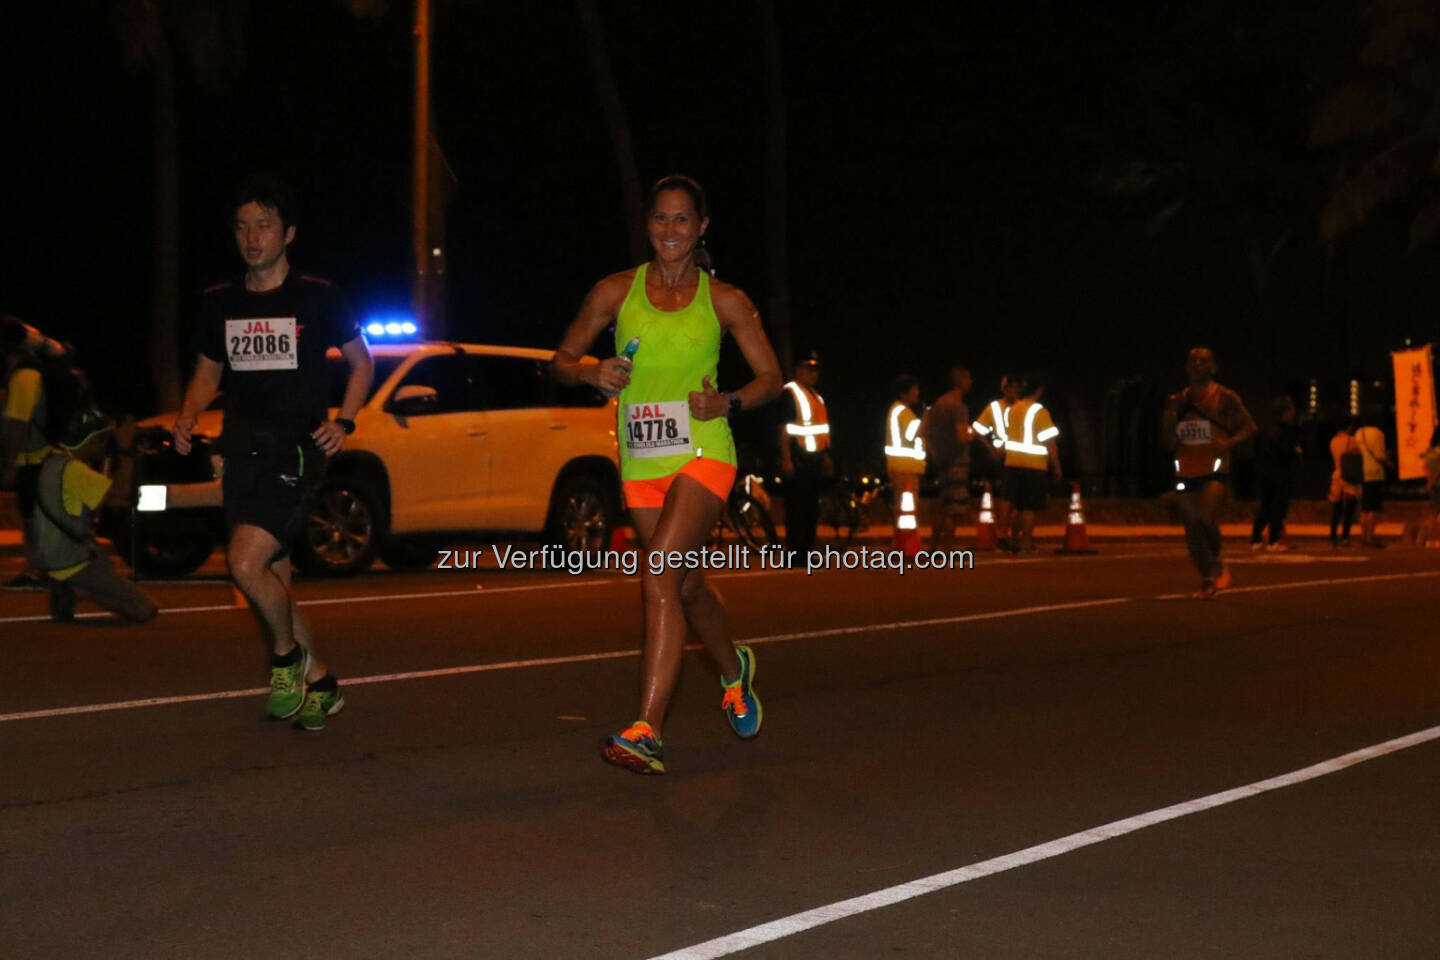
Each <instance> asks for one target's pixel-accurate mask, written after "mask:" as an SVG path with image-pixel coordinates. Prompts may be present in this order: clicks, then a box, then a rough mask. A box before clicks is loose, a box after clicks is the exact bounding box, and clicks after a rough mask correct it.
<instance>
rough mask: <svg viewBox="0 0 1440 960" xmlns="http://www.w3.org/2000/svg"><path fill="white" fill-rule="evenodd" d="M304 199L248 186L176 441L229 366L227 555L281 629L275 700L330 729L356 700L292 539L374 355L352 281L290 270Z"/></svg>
mask: <svg viewBox="0 0 1440 960" xmlns="http://www.w3.org/2000/svg"><path fill="white" fill-rule="evenodd" d="M294 211H295V201H294V195H293V194H292V193H291V191H290V189H289V187H287V186H286V185H284V184H283V183H281V182H280V181H278V180H275V179H273V178H270V177H255V178H252V179H250V180H249V181H247V182H246V183H245V184H244V186H243V187H242V188H241V191H240V194H239V196H238V197H237V199H236V203H235V221H234V228H235V245H236V247H237V248H238V249H239V251H240V257H241V259H243V260H244V261H245V268H246V269H245V275H244V276H243V277H242V278H240V279H239V280H236V281H233V282H229V283H221V284H218V285H216V286H214V287H211V288H210V289H208V290H206V291H205V296H204V301H203V304H202V306H201V312H200V320H199V325H198V329H197V338H196V339H197V346H198V348H199V349H198V356H197V357H196V361H195V373H194V376H193V377H192V378H191V380H190V384H189V386H188V387H187V388H186V390H185V402H184V405H183V406H182V407H181V409H180V415H179V416H178V417H177V418H176V420H175V427H174V432H175V448H176V449H177V450H178V451H179V452H180V453H182V454H184V453H189V451H190V435H191V432H192V431H193V430H194V429H195V424H196V415H197V414H199V412H200V411H202V410H204V409H205V408H206V407H207V406H208V405H209V404H210V401H211V400H212V399H213V398H214V397H215V394H216V392H217V390H218V389H219V387H220V377H221V375H222V374H224V375H225V425H224V429H223V431H222V433H221V437H220V452H221V453H222V454H223V455H224V457H225V472H224V476H223V479H222V481H221V483H222V493H223V496H224V501H225V523H226V526H227V527H228V528H229V531H230V543H229V547H228V548H227V551H226V559H227V560H228V561H229V563H230V575H231V576H232V577H233V578H234V580H235V584H236V586H238V587H239V588H240V591H241V592H242V593H243V594H244V595H245V597H246V599H248V600H249V601H250V606H251V607H252V608H253V609H254V611H255V615H256V616H257V617H258V618H259V619H260V623H261V625H262V626H263V627H264V629H265V631H266V633H267V634H268V635H269V638H270V642H271V649H272V656H271V659H270V666H271V670H270V695H269V697H268V698H267V700H266V702H265V712H266V713H267V714H268V715H269V716H270V717H272V718H274V719H286V718H289V717H295V718H296V720H295V725H296V726H297V727H300V728H302V729H306V730H319V729H321V728H323V727H324V726H325V718H326V717H327V716H329V715H333V714H335V713H337V712H338V711H339V710H340V708H341V707H342V706H344V704H345V701H344V698H343V697H341V695H340V688H339V685H338V684H336V682H335V678H334V677H332V676H330V674H329V673H328V672H327V671H326V669H325V664H324V663H323V662H322V661H321V660H320V658H319V656H317V655H316V652H315V645H314V641H313V639H312V638H311V636H310V633H309V631H308V629H307V628H306V625H305V622H304V620H303V619H301V617H300V611H299V609H298V608H297V607H296V606H295V602H294V600H293V599H292V598H291V596H290V557H289V551H290V543H291V541H292V540H293V539H294V537H295V535H296V533H297V531H298V528H299V524H300V521H301V519H302V517H303V515H304V508H305V497H306V493H307V491H308V490H309V489H311V488H312V487H313V486H314V485H315V484H316V483H317V482H318V481H319V479H320V476H321V474H323V472H324V469H325V458H326V457H329V456H332V455H333V454H335V453H336V452H337V451H339V449H340V448H341V447H342V446H344V444H345V438H346V436H348V435H349V434H350V433H351V432H352V431H353V430H354V429H355V421H354V417H355V414H356V413H357V412H358V411H359V409H360V407H361V405H362V404H363V403H364V402H365V397H366V395H367V393H368V392H369V389H370V379H371V376H372V375H373V373H374V363H373V361H372V360H371V358H370V350H369V348H368V347H367V346H366V345H365V340H364V338H362V337H361V335H360V327H359V325H358V324H357V323H356V322H355V318H354V316H353V315H352V314H351V313H350V308H349V306H348V304H347V303H346V301H345V298H344V297H343V296H342V295H341V294H340V291H339V290H338V289H337V288H336V287H335V286H334V285H332V284H331V283H330V282H329V281H328V280H322V279H320V278H318V277H312V276H304V275H300V274H297V273H295V272H293V271H292V270H291V269H290V261H289V257H288V254H287V252H286V251H287V248H288V247H289V245H290V243H291V241H293V240H294V239H295V212H294ZM331 346H339V347H340V352H341V353H342V354H343V355H344V357H345V360H346V361H347V362H348V363H349V365H350V375H349V379H348V380H347V382H346V385H345V397H344V400H343V402H342V403H341V405H340V410H339V413H338V415H337V416H336V417H335V419H333V420H331V419H328V418H327V403H326V383H327V376H326V369H325V351H326V349H327V348H328V347H331ZM297 714H298V716H297Z"/></svg>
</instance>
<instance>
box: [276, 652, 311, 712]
mask: <svg viewBox="0 0 1440 960" xmlns="http://www.w3.org/2000/svg"><path fill="white" fill-rule="evenodd" d="M296 649H297V650H299V651H300V656H298V657H296V658H295V662H294V663H292V664H290V666H288V667H275V666H272V667H271V668H270V696H269V697H267V698H266V699H265V714H266V716H268V717H270V719H272V720H286V719H288V718H290V717H293V716H295V714H297V713H299V712H300V708H301V707H302V706H303V705H304V703H305V674H306V673H307V672H308V671H309V670H310V651H309V650H306V649H305V648H304V647H297V648H296Z"/></svg>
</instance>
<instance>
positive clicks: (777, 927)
mask: <svg viewBox="0 0 1440 960" xmlns="http://www.w3.org/2000/svg"><path fill="white" fill-rule="evenodd" d="M1436 739H1440V727H1430V728H1429V729H1427V730H1420V731H1417V732H1415V733H1412V734H1409V735H1407V736H1403V737H1397V738H1395V739H1394V740H1386V741H1385V742H1384V743H1377V744H1375V745H1374V746H1369V747H1364V748H1363V749H1360V750H1355V751H1353V752H1351V753H1346V754H1343V755H1341V756H1338V757H1334V758H1332V759H1329V760H1324V761H1322V762H1320V763H1316V764H1313V765H1311V766H1308V767H1303V768H1301V769H1299V770H1292V771H1290V772H1289V773H1283V774H1281V775H1279V776H1277V777H1271V778H1269V779H1268V780H1257V781H1255V782H1254V783H1248V784H1246V785H1245V786H1243V787H1235V788H1234V789H1233V790H1226V791H1224V792H1222V793H1212V794H1210V795H1209V796H1207V797H1200V798H1198V799H1195V800H1187V801H1185V802H1183V803H1177V804H1174V805H1173V806H1169V807H1162V808H1161V809H1159V810H1151V811H1150V812H1149V813H1141V814H1137V815H1136V816H1133V817H1126V818H1125V819H1124V820H1116V821H1114V822H1113V823H1107V824H1104V825H1103V826H1099V827H1092V828H1091V829H1089V830H1082V831H1080V832H1079V833H1072V834H1070V835H1069V836H1067V837H1060V838H1059V839H1057V840H1051V841H1049V842H1048V843H1041V844H1037V845H1035V846H1033V847H1026V848H1025V849H1024V850H1017V851H1015V852H1014V853H1007V854H1005V855H1003V856H999V857H993V858H991V859H989V860H981V861H979V862H978V863H972V864H970V865H969V866H964V867H959V868H957V869H955V870H949V871H946V872H945V873H937V874H933V875H932V876H929V877H923V878H921V879H919V880H912V881H910V882H909V883H902V884H899V885H897V886H893V887H887V888H885V889H883V890H876V891H875V892H873V893H867V894H864V895H863V896H859V897H852V898H851V899H849V900H841V901H838V902H836V903H831V904H827V905H826V906H823V907H816V908H815V909H813V910H806V911H805V912H803V913H796V914H792V915H791V916H788V917H782V918H781V919H779V920H772V921H770V922H769V923H762V924H760V925H758V926H754V927H750V928H748V929H745V930H740V931H737V932H735V933H731V934H728V935H726V936H723V937H716V938H715V939H714V940H707V941H705V942H704V943H697V944H695V945H694V946H691V947H684V948H682V949H680V950H674V951H671V952H670V953H666V954H661V955H659V956H656V957H652V958H651V960H714V958H717V957H726V956H729V955H730V954H732V953H739V952H740V951H741V950H748V949H750V948H751V947H757V946H759V945H761V944H765V943H771V942H773V941H775V940H779V939H781V938H783V937H788V936H792V935H794V934H797V933H800V932H802V931H805V930H811V929H814V928H815V927H819V926H823V925H824V924H827V923H833V922H835V921H836V920H843V919H845V918H846V917H853V916H855V915H857V914H861V913H867V912H869V911H871V910H878V909H880V908H881V907H888V906H892V905H893V904H897V903H901V902H903V901H905V900H911V899H913V898H915V897H919V896H924V895H925V894H927V893H934V892H935V891H937V890H944V889H946V888H947V887H953V886H956V885H957V884H961V883H968V882H969V881H971V880H978V879H980V878H981V877H988V876H991V875H992V874H997V873H1004V872H1005V871H1007V870H1014V869H1016V868H1017V867H1023V866H1028V865H1029V864H1032V863H1038V862H1040V861H1041V860H1049V859H1051V858H1052V857H1058V856H1060V855H1061V854H1066V853H1070V852H1071V851H1074V850H1079V849H1081V848H1082V847H1088V846H1090V845H1091V844H1096V843H1101V842H1103V841H1105V840H1113V839H1115V838H1116V837H1123V836H1124V835H1125V834H1127V833H1134V832H1135V831H1137V830H1143V829H1145V828H1146V827H1153V826H1155V825H1156V824H1159V823H1165V822H1167V821H1169V820H1177V819H1179V818H1180V817H1188V816H1190V815H1191V814H1195V813H1200V812H1202V811H1205V810H1212V809H1214V808H1215V807H1221V806H1224V805H1226V804H1228V803H1234V802H1235V801H1237V800H1244V799H1246V798H1248V797H1254V796H1258V795H1259V794H1262V793H1268V792H1269V791H1271V790H1279V789H1281V788H1282V787H1292V786H1294V785H1296V784H1298V783H1304V782H1305V781H1307V780H1314V779H1316V778H1318V777H1323V776H1326V775H1328V774H1332V773H1338V772H1339V771H1341V770H1344V769H1346V768H1347V767H1351V766H1354V765H1355V764H1357V763H1364V762H1365V761H1366V760H1374V759H1375V758H1376V757H1383V756H1385V755H1386V754H1389V753H1395V752H1396V751H1398V750H1406V749H1408V748H1410V747H1415V746H1419V745H1420V744H1422V743H1428V742H1430V741H1432V740H1436Z"/></svg>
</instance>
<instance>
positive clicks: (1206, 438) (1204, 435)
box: [1175, 420, 1210, 447]
mask: <svg viewBox="0 0 1440 960" xmlns="http://www.w3.org/2000/svg"><path fill="white" fill-rule="evenodd" d="M1175 435H1176V436H1177V437H1179V438H1180V442H1181V443H1183V444H1185V445H1186V446H1190V447H1193V446H1196V445H1198V444H1202V443H1209V442H1210V421H1209V420H1181V421H1180V422H1179V423H1178V424H1176V425H1175Z"/></svg>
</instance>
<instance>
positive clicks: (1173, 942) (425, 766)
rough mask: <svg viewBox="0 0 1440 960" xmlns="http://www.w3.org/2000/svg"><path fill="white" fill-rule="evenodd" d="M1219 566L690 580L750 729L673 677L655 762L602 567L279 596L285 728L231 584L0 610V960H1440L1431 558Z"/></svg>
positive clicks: (1134, 558)
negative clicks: (744, 665) (1206, 574)
mask: <svg viewBox="0 0 1440 960" xmlns="http://www.w3.org/2000/svg"><path fill="white" fill-rule="evenodd" d="M1234 559H1235V564H1234V567H1233V569H1234V571H1235V574H1236V586H1237V588H1238V589H1236V590H1233V591H1231V592H1229V593H1227V594H1223V595H1222V596H1221V597H1220V598H1219V599H1217V600H1215V601H1213V602H1208V603H1207V602H1201V601H1194V600H1190V599H1188V597H1187V596H1186V594H1187V593H1188V591H1189V590H1190V589H1192V588H1193V586H1194V583H1193V582H1192V581H1193V575H1192V574H1191V572H1190V571H1189V568H1188V564H1187V562H1186V560H1185V558H1184V555H1183V553H1182V551H1181V550H1180V549H1179V547H1178V545H1176V544H1170V543H1164V544H1154V543H1149V544H1107V545H1106V546H1105V547H1104V552H1103V553H1101V554H1099V555H1098V556H1093V557H1054V556H1049V555H1045V556H1041V557H1038V558H1035V559H1025V560H1012V559H1008V558H1006V559H1000V558H996V557H994V556H992V555H984V554H982V555H978V556H977V557H976V561H975V567H974V569H972V570H964V571H959V570H952V571H948V572H924V573H921V572H916V571H909V572H906V573H904V574H900V573H896V572H893V571H892V572H863V571H856V572H849V573H846V572H822V573H817V574H815V575H813V576H807V575H806V574H805V573H804V572H785V573H769V572H767V573H761V572H758V571H752V572H750V573H748V574H741V575H735V574H727V575H723V576H722V577H721V578H720V579H719V580H718V581H717V582H718V584H719V586H720V588H721V590H722V591H723V593H724V595H725V596H726V598H727V601H728V603H729V606H730V610H731V612H732V615H733V627H734V632H735V635H736V637H737V638H750V639H751V640H753V641H754V642H755V643H756V651H757V656H758V664H759V673H758V680H757V689H758V690H759V692H760V694H761V696H762V698H763V700H764V705H765V727H764V730H763V732H762V734H761V735H760V737H759V738H757V739H756V740H755V741H752V742H742V741H740V740H738V739H736V738H735V737H734V736H733V734H731V733H730V731H729V728H728V726H727V725H726V723H725V721H724V720H723V718H722V716H721V714H720V712H719V709H718V704H719V695H720V690H719V687H718V682H717V680H716V677H715V670H714V667H713V666H712V665H711V664H710V663H709V662H708V661H707V660H706V659H705V658H704V656H703V655H702V654H700V653H698V652H693V653H690V654H687V657H686V663H685V666H684V676H683V679H682V684H681V689H680V691H679V694H678V696H677V698H676V702H675V704H674V706H673V709H672V711H671V714H670V717H669V719H668V721H667V725H666V729H665V741H666V762H667V765H668V767H669V769H670V772H669V773H668V774H667V775H666V776H664V777H639V776H635V775H633V774H629V773H626V772H624V771H621V770H618V769H615V768H612V767H609V766H607V765H605V764H604V763H602V762H601V760H600V759H599V755H598V750H597V745H598V742H599V740H600V738H601V737H602V736H604V735H605V734H606V733H608V732H611V731H613V730H615V729H618V728H619V727H620V726H623V725H624V724H625V723H626V722H628V721H629V720H631V719H633V717H632V715H631V713H632V711H633V709H634V701H635V693H636V688H637V678H638V673H637V671H638V658H637V656H636V650H637V648H638V646H639V639H640V634H639V590H638V585H637V583H636V582H635V581H633V580H625V579H622V578H617V577H615V576H613V575H594V574H591V575H585V576H581V577H571V576H569V575H566V574H553V573H552V574H534V573H526V574H519V573H513V572H502V571H498V570H494V569H486V570H482V571H479V572H475V571H466V572H441V571H435V570H432V571H429V572H425V573H412V574H392V573H388V572H380V573H374V574H370V575H367V576H364V577H361V578H357V579H354V580H350V581H319V582H305V583H301V584H300V585H299V587H298V595H299V597H300V599H301V600H302V602H303V603H304V604H305V606H304V609H305V613H306V615H307V617H308V618H309V619H310V622H311V624H312V626H313V628H314V630H315V632H316V634H317V635H318V637H319V638H320V643H321V649H322V651H323V652H324V654H325V655H326V656H327V657H328V658H329V660H330V661H331V663H332V665H333V668H334V669H335V670H336V671H337V673H338V674H339V675H340V677H341V680H342V683H344V684H346V700H347V707H346V710H345V711H344V712H343V713H342V714H340V715H339V716H338V717H335V718H333V719H332V720H331V722H330V724H329V726H328V727H327V728H326V729H325V730H324V731H323V732H321V733H318V734H306V733H301V732H298V731H294V730H291V729H289V728H288V727H287V726H285V725H284V724H277V723H269V722H266V721H265V720H263V719H262V717H261V699H262V698H261V696H260V695H259V694H257V693H254V692H247V691H253V690H254V689H255V688H258V687H260V686H261V685H262V684H263V682H264V679H265V670H264V661H263V648H262V644H261V641H260V639H259V634H258V631H257V628H256V627H255V624H254V622H253V618H252V615H251V613H250V612H249V611H248V610H245V609H236V608H234V606H233V603H234V600H233V596H232V594H231V593H230V591H229V588H228V587H227V586H226V585H225V584H224V582H223V581H221V580H218V579H210V580H206V579H195V580H191V581H188V582H185V583H178V584H159V585H152V586H151V587H150V592H151V594H152V596H153V597H154V598H155V599H156V601H157V603H159V604H160V606H161V607H162V608H163V609H164V611H165V612H164V613H162V615H161V616H160V617H159V618H158V619H157V620H156V621H155V622H154V623H153V624H151V625H149V626H146V627H141V628H125V627H121V626H118V625H116V624H115V623H114V622H113V621H109V620H107V619H103V618H87V619H84V620H82V621H81V622H79V623H77V624H74V625H54V624H50V623H48V622H47V621H45V620H44V619H43V613H44V600H43V597H42V596H40V595H38V594H27V593H4V594H0V654H3V657H4V664H5V666H4V670H3V673H0V958H5V960H25V958H49V957H66V958H70V957H77V958H81V957H136V958H168V957H187V958H194V957H206V958H210V957H214V958H229V957H235V958H254V957H266V956H282V955H283V956H290V955H298V954H301V953H304V954H307V955H311V954H313V955H315V956H322V957H330V956H334V957H345V958H370V957H374V958H430V957H446V958H449V957H456V958H459V957H497V958H531V957H536V958H539V957H544V958H572V957H573V958H610V957H616V958H646V957H654V956H659V955H665V954H667V953H671V952H674V955H675V956H681V957H701V956H729V955H732V954H735V953H736V952H737V951H740V952H738V955H739V956H742V957H746V958H751V957H767V958H812V957H817V958H876V957H892V956H895V957H945V958H949V957H983V958H991V957H1022V958H1029V957H1044V958H1051V957H1085V958H1090V957H1095V958H1130V957H1135V958H1141V957H1143V958H1155V957H1167V958H1171V957H1173V958H1188V957H1245V958H1269V957H1274V958H1300V957H1346V958H1348V957H1363V958H1371V957H1395V958H1424V957H1437V956H1440V910H1437V891H1440V727H1437V725H1440V639H1437V633H1436V629H1435V623H1436V615H1437V613H1440V601H1437V596H1440V590H1437V588H1440V556H1437V555H1436V553H1435V552H1433V551H1432V552H1429V553H1426V552H1424V551H1420V550H1414V549H1410V550H1406V549H1391V550H1388V551H1385V552H1383V553H1368V552H1367V553H1360V552H1359V551H1345V552H1332V551H1331V550H1330V549H1329V548H1328V547H1324V548H1320V547H1313V546H1312V547H1309V548H1307V549H1306V550H1304V551H1302V552H1300V553H1297V554H1288V555H1280V556H1270V555H1262V556H1258V557H1257V556H1251V555H1250V554H1248V553H1245V554H1243V555H1241V554H1235V555H1234ZM27 617H36V618H41V619H24V618H27ZM417 674H418V676H417ZM136 701H141V702H140V703H136ZM150 701H153V702H150ZM76 708H82V709H79V710H77V709H76ZM1412 734H1418V735H1419V736H1416V737H1413V738H1411V739H1410V740H1403V741H1402V740H1397V738H1402V737H1406V736H1408V735H1412ZM1327 761H1334V762H1331V763H1327ZM1287 775H1289V776H1287ZM1241 787H1249V788H1250V789H1248V790H1245V791H1239V792H1236V793H1229V792H1228V791H1232V790H1234V789H1235V788H1241ZM1102 827H1103V828H1104V829H1102V830H1096V828H1102ZM965 868H969V869H965ZM917 881H925V882H924V883H919V884H917V883H916V882H917ZM737 934H739V935H740V936H736V935H737ZM715 941H718V942H715ZM712 942H713V943H712ZM706 943H711V946H707V947H698V946H697V945H702V944H706ZM747 943H750V944H757V945H754V946H751V947H749V948H748V949H745V945H746V944H747Z"/></svg>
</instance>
